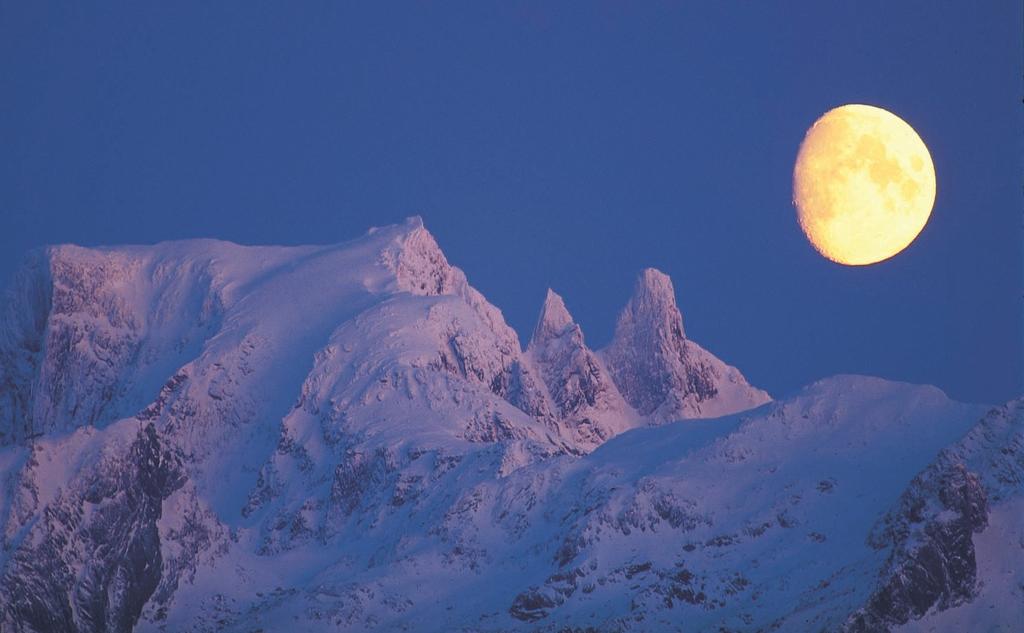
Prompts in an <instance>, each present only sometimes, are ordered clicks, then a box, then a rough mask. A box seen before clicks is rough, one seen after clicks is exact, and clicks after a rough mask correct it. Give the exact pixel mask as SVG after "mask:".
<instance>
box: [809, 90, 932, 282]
mask: <svg viewBox="0 0 1024 633" xmlns="http://www.w3.org/2000/svg"><path fill="white" fill-rule="evenodd" d="M793 203H794V204H795V205H796V209H797V219H798V220H799V222H800V228H802V229H803V231H804V233H805V234H806V235H807V239H808V240H810V242H811V244H812V245H813V246H814V248H815V249H817V250H818V252H819V253H821V254H822V255H823V256H825V257H827V258H828V259H830V260H832V261H834V262H837V263H839V264H846V265H848V266H864V265H867V264H874V263H876V262H880V261H882V260H885V259H889V258H890V257H892V256H893V255H896V254H897V253H899V252H900V251H902V250H903V249H905V248H906V247H907V246H909V245H910V243H911V242H913V241H914V239H915V238H916V237H917V236H918V234H919V233H920V232H921V230H922V229H923V228H924V225H925V224H926V223H927V222H928V218H929V217H930V216H931V213H932V206H933V205H934V204H935V166H934V165H933V164H932V157H931V155H930V154H929V153H928V148H927V147H926V146H925V144H924V141H922V140H921V137H920V136H918V135H917V132H915V131H914V128H912V127H910V125H908V124H907V123H906V122H905V121H904V120H903V119H901V118H899V117H898V116H896V115H895V114H892V113H891V112H888V111H886V110H883V109H881V108H876V107H874V106H869V105H859V104H850V105H844V106H840V107H838V108H835V109H833V110H829V111H828V112H826V113H825V114H824V115H822V117H821V118H820V119H818V120H817V121H815V123H814V125H812V126H811V129H809V130H808V131H807V135H806V136H805V137H804V141H803V143H802V144H801V145H800V152H799V153H798V154H797V158H796V165H795V166H794V168H793Z"/></svg>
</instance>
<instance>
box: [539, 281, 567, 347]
mask: <svg viewBox="0 0 1024 633" xmlns="http://www.w3.org/2000/svg"><path fill="white" fill-rule="evenodd" d="M574 325H575V322H574V321H573V320H572V315H571V314H569V310H568V309H567V308H566V307H565V301H563V300H562V297H561V296H560V295H559V294H558V293H557V292H555V291H554V290H552V289H550V288H548V292H547V295H546V296H545V297H544V305H543V307H541V310H540V317H539V318H538V319H537V327H535V328H534V330H533V338H532V340H531V342H530V344H531V345H534V344H535V343H540V342H542V341H545V340H548V339H551V338H555V337H558V336H561V335H562V334H564V333H565V331H566V330H567V329H569V328H571V327H572V326H574Z"/></svg>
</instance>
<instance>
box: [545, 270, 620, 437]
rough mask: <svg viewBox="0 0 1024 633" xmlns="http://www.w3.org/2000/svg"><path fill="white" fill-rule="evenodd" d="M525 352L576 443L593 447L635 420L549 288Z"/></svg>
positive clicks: (601, 365) (578, 329)
mask: <svg viewBox="0 0 1024 633" xmlns="http://www.w3.org/2000/svg"><path fill="white" fill-rule="evenodd" d="M527 356H528V358H529V359H530V361H531V362H532V364H533V365H534V366H535V367H537V368H538V370H539V372H540V375H541V377H542V379H543V381H544V384H545V386H546V387H547V389H548V393H549V394H550V397H551V399H552V401H553V402H554V405H555V411H556V413H557V415H558V417H559V418H560V419H561V420H563V421H564V424H565V425H566V426H567V427H568V429H569V430H570V432H571V433H572V434H573V437H574V439H575V440H576V441H577V442H578V443H579V444H580V445H581V446H584V447H590V448H592V447H594V446H597V445H598V444H600V443H601V442H603V441H604V440H606V439H608V438H610V437H611V436H613V435H616V434H618V433H621V432H622V431H624V430H626V429H627V428H630V427H632V426H635V425H637V424H638V423H639V422H640V420H639V416H637V414H636V412H635V411H633V410H632V408H630V406H629V405H628V404H626V402H625V400H623V398H622V396H621V394H619V391H618V388H617V387H616V386H615V383H613V382H612V380H611V376H610V374H609V373H608V370H607V369H606V368H605V367H604V364H603V363H602V362H601V360H600V359H599V358H598V357H597V355H596V354H594V352H592V351H590V349H589V348H587V346H586V344H585V343H584V342H583V331H582V330H581V329H580V326H579V325H578V324H577V323H576V322H575V321H574V320H573V318H572V315H570V314H569V310H568V309H567V308H566V307H565V302H564V301H563V300H562V297H560V296H559V295H558V294H556V293H555V292H554V291H553V290H550V289H549V290H548V293H547V296H546V298H545V299H544V306H543V307H542V308H541V312H540V318H539V319H538V320H537V327H536V328H534V330H533V338H532V339H531V340H530V345H529V347H528V348H527Z"/></svg>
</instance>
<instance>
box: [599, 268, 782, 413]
mask: <svg viewBox="0 0 1024 633" xmlns="http://www.w3.org/2000/svg"><path fill="white" fill-rule="evenodd" d="M603 357H604V359H605V361H606V363H607V365H608V368H609V370H611V375H612V378H613V379H614V381H615V384H616V385H618V387H619V391H621V392H622V395H623V396H624V397H625V398H626V401H627V402H629V404H631V405H632V406H633V407H634V408H635V409H636V410H637V412H639V413H640V414H641V415H643V416H648V417H649V418H651V419H652V420H653V421H655V422H664V421H670V420H674V419H679V418H698V417H716V416H720V415H726V414H729V413H734V412H736V411H743V410H745V409H750V408H752V407H755V406H758V405H760V404H763V403H765V402H768V401H769V400H770V398H769V396H768V394H766V393H765V392H763V391H761V390H760V389H756V388H754V387H751V386H750V384H748V383H747V381H746V379H745V378H743V376H742V375H741V374H740V373H739V371H737V370H736V369H735V368H734V367H730V366H728V365H726V364H725V363H723V362H722V361H720V360H718V359H717V358H715V357H714V356H712V355H711V354H710V353H708V352H707V351H705V350H704V349H703V348H701V347H700V346H698V345H697V344H696V343H694V342H692V341H691V340H689V339H688V338H687V337H686V334H685V331H684V329H683V317H682V314H681V313H680V312H679V308H678V307H677V306H676V299H675V290H674V289H673V287H672V280H671V279H669V277H668V275H666V274H664V273H662V272H661V271H658V270H655V269H653V268H648V269H646V270H644V271H643V272H642V273H641V274H640V277H639V279H638V280H637V282H636V287H635V289H634V291H633V297H632V298H631V299H630V300H629V303H627V304H626V307H625V308H624V309H623V310H622V313H621V314H620V316H619V320H618V323H617V325H616V327H615V336H614V338H613V339H612V343H611V345H609V346H608V348H607V349H605V350H604V351H603Z"/></svg>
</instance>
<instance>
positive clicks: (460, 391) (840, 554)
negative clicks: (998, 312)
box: [0, 219, 1024, 632]
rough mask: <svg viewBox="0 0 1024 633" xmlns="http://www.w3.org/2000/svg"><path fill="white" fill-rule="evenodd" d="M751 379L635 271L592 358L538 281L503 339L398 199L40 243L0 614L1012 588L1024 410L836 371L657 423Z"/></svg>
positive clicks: (22, 324)
mask: <svg viewBox="0 0 1024 633" xmlns="http://www.w3.org/2000/svg"><path fill="white" fill-rule="evenodd" d="M613 361H614V362H613ZM766 399H767V396H766V395H765V394H763V392H760V391H758V390H756V389H753V388H752V387H750V386H749V385H748V384H747V383H746V381H745V380H743V379H742V376H740V375H739V373H738V372H736V371H735V370H734V369H732V368H729V367H728V366H726V365H724V364H723V363H721V361H718V360H717V359H715V358H714V357H713V356H711V355H710V354H708V353H707V352H705V351H704V350H702V349H700V348H699V347H698V346H696V344H694V343H693V342H692V341H690V340H689V339H688V338H686V337H685V335H684V332H683V328H682V319H681V316H680V315H679V311H678V309H677V308H676V307H675V298H674V294H673V292H672V288H671V283H670V282H669V281H668V279H667V277H664V276H663V275H660V273H656V272H655V271H648V272H645V273H644V275H643V276H642V277H641V280H640V282H639V283H638V287H637V293H636V295H635V296H634V298H633V300H631V302H630V304H629V306H627V309H626V310H625V311H624V312H623V316H622V318H621V319H620V323H619V328H618V331H617V334H616V338H615V341H614V342H613V344H612V346H611V347H610V348H609V349H608V350H606V351H605V352H604V353H603V354H602V353H594V352H593V351H591V350H590V349H589V348H588V347H587V345H586V343H585V341H584V337H583V333H582V331H581V330H580V328H579V326H578V325H577V324H576V323H575V322H574V321H573V319H572V317H571V315H570V314H569V312H568V310H567V309H566V308H565V305H564V303H563V302H562V301H561V299H560V298H559V297H558V296H557V295H555V294H554V293H550V294H549V296H548V298H547V300H546V301H545V305H544V309H543V311H542V314H541V318H540V319H539V321H538V325H537V328H536V330H535V332H534V335H533V338H532V340H531V342H530V345H529V347H528V349H527V351H526V352H523V351H522V349H521V347H520V344H519V340H518V337H517V336H516V334H515V332H514V331H513V330H512V329H511V328H509V327H508V326H507V324H505V322H504V319H503V318H502V315H501V312H500V311H499V310H498V309H497V308H496V307H494V306H493V305H491V304H489V303H488V302H487V301H486V299H485V298H484V297H483V296H482V295H481V294H480V293H479V292H477V291H476V290H474V289H473V288H472V287H471V286H470V285H469V284H468V282H467V281H466V277H465V275H464V274H463V273H462V271H460V270H459V269H458V268H456V267H454V266H452V265H450V264H449V262H448V261H447V259H446V258H445V256H444V254H443V253H442V252H441V250H440V248H438V245H437V243H436V242H435V241H434V239H433V237H432V236H431V235H430V234H429V233H428V232H427V231H426V229H425V228H424V227H423V226H422V223H421V222H420V221H419V220H418V219H412V220H410V221H408V222H406V223H405V224H402V225H398V226H393V227H385V228H381V229H377V230H374V231H371V232H370V233H368V234H367V235H365V236H363V237H362V238H359V239H357V240H354V241H352V242H348V243H345V244H339V245H333V246H318V247H293V248H275V247H240V246H236V245H232V244H226V243H222V242H213V241H198V242H180V243H169V244H159V245H156V246H152V247H125V248H118V249H97V250H90V249H78V248H74V247H58V248H53V249H49V250H46V251H41V252H39V253H36V254H35V255H33V256H32V257H30V259H29V261H28V263H27V264H26V266H25V268H24V270H23V271H22V272H21V273H20V274H19V276H18V278H17V279H16V280H15V283H14V284H13V286H12V289H11V291H10V294H9V295H8V299H7V302H6V303H5V304H4V306H3V308H2V312H0V433H2V436H0V525H2V530H3V531H2V534H0V628H2V629H3V630H8V629H10V630H14V631H39V632H43V631H100V630H114V631H127V630H139V631H179V630H194V631H213V630H218V631H240V632H241V631H246V632H248V631H251V630H253V628H254V627H262V628H264V629H265V630H293V629H301V630H310V631H321V630H323V631H327V630H331V631H337V630H347V631H369V630H380V631H393V630H409V631H428V632H430V631H450V630H481V631H491V632H502V631H538V630H539V631H563V630H595V631H625V630H637V631H663V630H669V631H670V630H680V629H683V628H686V629H687V630H689V629H691V628H696V629H712V630H717V629H719V628H725V629H727V630H757V629H771V628H775V629H783V630H785V629H798V630H799V629H812V630H821V629H823V628H824V629H826V630H837V629H839V628H840V627H842V626H848V627H853V626H875V625H878V626H882V627H893V626H899V624H898V623H899V622H901V621H902V620H903V616H904V615H906V623H904V624H903V625H902V626H908V625H912V624H914V623H916V622H924V621H926V620H927V619H928V618H932V617H937V616H936V614H950V613H965V611H964V609H968V608H970V607H971V606H972V605H975V604H977V601H978V600H992V601H995V603H996V604H997V605H999V606H998V607H997V608H995V609H989V608H988V607H987V606H986V607H985V609H986V612H991V613H996V614H997V616H998V617H997V620H998V619H1000V618H1001V619H1003V620H1007V619H1011V618H1013V617H1014V616H1015V615H1016V614H1017V612H1016V611H1014V610H1013V609H1014V607H1013V606H1012V605H1015V604H1020V601H1017V602H1014V601H1013V596H1014V595H1015V594H1012V593H1007V594H1005V595H1004V594H1002V593H998V592H996V593H993V591H995V590H994V589H992V588H993V587H997V586H1001V585H998V584H997V583H996V582H995V581H993V580H991V574H992V573H995V572H993V571H992V570H993V569H995V567H994V565H996V564H997V563H993V562H992V561H993V559H994V557H993V556H992V554H991V552H993V551H1005V550H1006V549H1007V548H1006V547H1002V546H1003V545H1005V543H1007V542H1016V539H1019V538H1021V536H1019V535H1018V532H1019V531H1020V530H1019V527H1020V526H1019V521H1014V520H1013V517H1014V516H1015V514H1014V512H1015V511H1016V510H1017V506H1016V505H1014V504H1015V503H1017V501H1016V500H1017V499H1018V498H1019V496H1020V495H1018V493H1017V490H1018V489H1019V485H1020V482H1021V481H1022V480H1024V474H1022V473H1024V467H1022V461H1021V460H1022V459H1024V457H1021V443H1022V441H1021V438H1020V420H1021V416H1019V415H1018V413H1017V412H1018V411H1019V405H1014V406H1015V407H1016V408H1014V407H1009V408H1006V409H1004V410H1001V411H1002V413H998V412H996V413H993V414H992V415H990V416H988V417H986V418H985V419H984V420H983V421H982V422H981V423H978V424H975V421H976V420H977V419H978V417H979V416H980V415H981V413H982V411H981V410H980V409H979V408H977V407H972V406H966V405H960V404H957V403H954V402H951V401H949V400H948V399H947V398H945V396H944V395H942V394H941V392H938V390H935V389H932V388H927V387H913V386H908V385H899V384H896V383H888V382H885V381H881V380H874V379H867V378H862V377H850V376H847V377H837V378H834V379H829V380H825V381H822V382H820V383H817V384H815V385H812V386H810V387H808V388H807V389H806V390H804V392H802V393H800V394H798V395H797V396H795V397H793V398H790V399H787V400H785V401H781V402H776V403H771V404H769V405H767V406H764V407H761V408H757V409H753V410H749V411H746V412H743V413H740V414H737V415H731V416H727V417H723V418H720V419H714V420H688V421H685V422H680V423H675V424H666V423H665V422H666V421H667V420H668V419H670V418H673V417H702V416H710V415H715V414H716V413H717V412H724V411H739V410H740V409H749V408H750V407H753V406H755V405H757V404H761V403H762V402H764V401H765V400H766ZM659 425H660V426H659ZM972 428H973V430H971V431H970V433H968V435H967V436H966V437H965V436H964V433H965V432H967V431H968V430H970V429H972ZM961 438H963V439H962V441H961V442H960V443H957V442H958V440H961ZM943 447H947V449H946V450H945V451H943V452H942V453H941V454H939V457H938V458H936V454H937V453H939V451H940V450H941V449H942V448H943ZM961 465H962V468H961ZM922 473H924V474H922ZM915 476H916V477H917V478H916V479H915ZM985 526H987V527H985ZM979 530H980V531H979ZM972 544H973V545H972ZM972 546H973V548H974V549H973V550H972V549H971V547H972ZM1000 547H1002V550H1000ZM972 551H973V552H974V555H973V559H972V558H971V552H972ZM935 561H937V562H935ZM933 562H935V564H933ZM1021 567H1024V565H1021ZM972 573H973V575H972ZM1000 573H1002V572H1000ZM936 578H938V580H937V581H936ZM986 583H987V584H986ZM467 595H472V596H473V599H472V600H466V598H465V597H466V596H467ZM886 601H888V602H886ZM1005 605H1011V606H1005ZM922 609H924V610H926V611H925V612H924V616H923V617H921V619H917V618H918V617H919V616H920V615H921V613H922ZM858 618H859V619H858Z"/></svg>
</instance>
